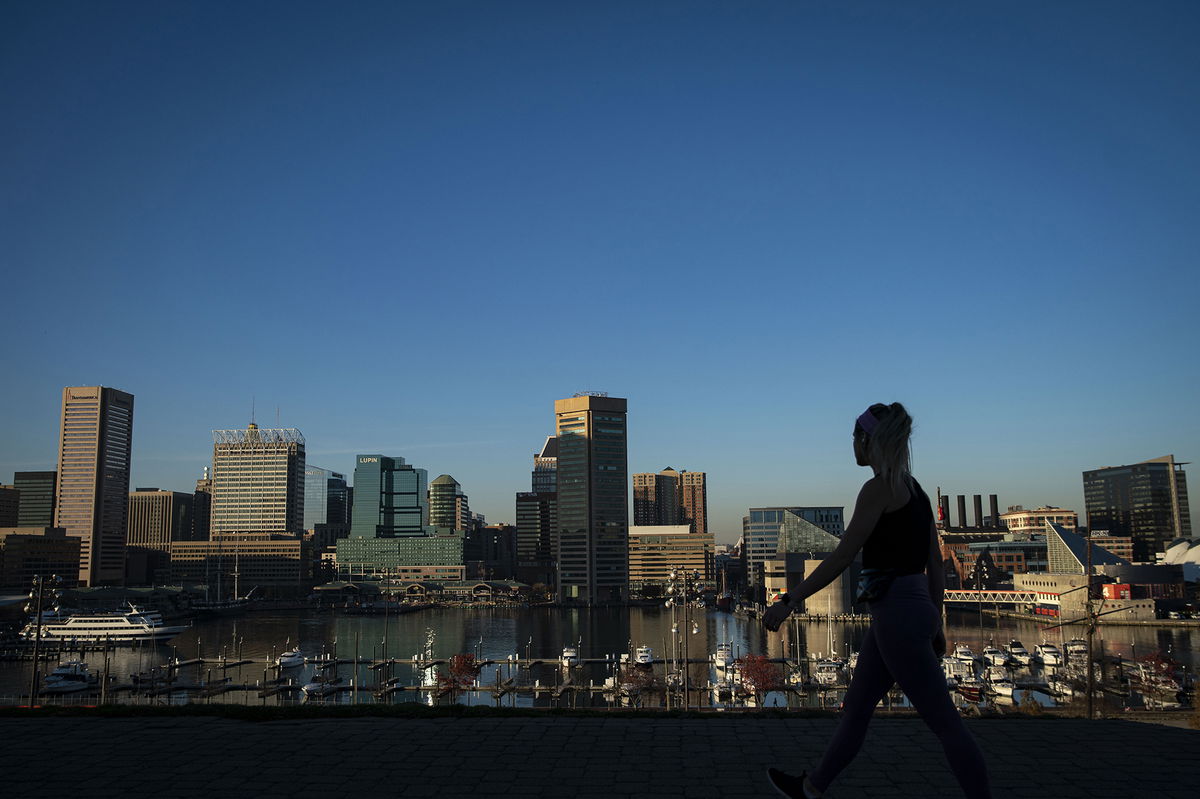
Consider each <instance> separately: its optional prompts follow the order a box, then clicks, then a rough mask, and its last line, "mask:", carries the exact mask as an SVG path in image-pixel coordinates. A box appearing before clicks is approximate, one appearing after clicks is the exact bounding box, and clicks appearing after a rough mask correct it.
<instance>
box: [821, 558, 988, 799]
mask: <svg viewBox="0 0 1200 799" xmlns="http://www.w3.org/2000/svg"><path fill="white" fill-rule="evenodd" d="M940 626H941V619H940V618H939V617H938V611H937V608H936V607H935V606H934V604H933V600H931V599H930V598H929V583H928V578H926V576H925V575H924V574H909V575H905V576H903V577H897V578H896V579H895V580H894V581H893V582H892V584H891V586H890V587H889V588H888V591H887V594H886V595H885V596H884V598H883V599H881V600H879V601H878V602H872V603H871V628H870V629H869V630H868V631H867V637H866V640H865V641H864V642H863V648H862V652H860V653H859V656H858V667H857V668H856V669H855V670H854V678H853V679H852V680H851V681H850V689H849V690H848V691H847V692H846V702H845V705H844V706H843V713H842V718H841V721H840V722H839V723H838V726H837V730H836V731H835V732H834V734H833V740H831V741H830V742H829V748H827V749H826V750H825V755H824V756H823V757H822V758H821V762H820V764H819V765H818V766H817V767H816V768H815V769H814V770H813V772H812V774H810V775H809V779H810V780H811V781H812V784H813V785H814V786H816V787H817V789H819V790H821V791H825V790H826V789H827V788H828V787H829V785H830V783H832V782H833V780H834V779H835V778H836V777H837V775H838V774H839V773H841V771H842V769H844V768H845V767H846V766H847V765H849V764H850V761H851V760H853V759H854V756H855V755H857V754H858V750H859V749H860V748H861V747H862V742H863V738H865V737H866V734H867V724H869V723H870V721H871V715H872V714H873V713H874V712H875V706H876V705H877V704H878V703H879V701H880V700H881V699H883V697H884V695H885V694H886V693H887V692H888V691H889V690H890V689H891V687H892V685H893V684H894V683H897V682H898V683H900V688H901V689H902V690H903V691H904V693H905V694H906V695H907V696H908V699H909V701H910V702H912V704H913V706H914V707H916V709H917V712H918V713H920V714H921V718H922V719H924V721H925V723H926V724H927V725H929V728H930V729H931V730H933V732H934V734H935V735H937V737H938V739H939V740H940V741H941V742H942V749H943V750H944V751H945V753H946V759H947V760H949V761H950V768H951V770H952V771H953V772H954V776H955V777H956V778H957V779H958V784H959V785H960V786H961V787H962V789H963V793H964V794H966V796H968V797H970V798H971V799H975V797H990V796H991V795H992V794H991V788H990V787H989V785H988V777H987V766H986V765H985V764H984V762H983V753H982V752H981V751H980V750H979V745H978V744H976V743H975V739H974V737H972V735H971V733H970V732H969V731H968V730H967V727H966V725H965V724H963V721H962V718H961V717H960V716H959V714H958V711H957V710H956V709H955V707H954V703H953V702H951V701H950V693H949V691H947V690H946V677H945V675H944V674H943V673H942V668H941V664H940V663H939V661H938V657H937V655H935V654H934V652H933V637H934V636H935V635H936V634H937V631H938V629H939V628H940Z"/></svg>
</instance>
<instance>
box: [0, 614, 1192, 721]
mask: <svg viewBox="0 0 1200 799" xmlns="http://www.w3.org/2000/svg"><path fill="white" fill-rule="evenodd" d="M866 630H867V625H866V623H864V622H863V621H844V620H832V621H830V620H800V619H793V620H791V621H789V623H788V624H787V625H785V628H784V630H783V634H782V635H773V634H768V633H766V632H765V631H764V630H763V628H762V625H761V623H760V622H759V621H758V620H757V619H754V618H751V617H746V616H741V615H734V614H729V613H723V612H719V611H715V610H712V609H702V608H688V609H687V610H686V611H685V610H683V609H680V608H674V609H668V608H665V607H633V608H596V609H565V608H553V607H540V608H539V607H532V608H530V607H507V606H497V607H486V606H485V607H470V606H463V607H431V608H426V609H423V610H419V611H416V612H411V613H404V614H399V615H398V614H394V613H392V614H388V615H382V614H380V615H347V614H345V613H343V612H340V611H338V610H329V609H316V608H313V609H307V610H257V611H253V612H248V613H242V614H240V615H235V616H216V617H210V618H206V619H201V620H197V621H196V622H194V624H193V626H192V627H190V628H188V629H187V630H186V631H185V632H183V633H181V634H180V635H178V636H176V637H175V638H173V639H171V640H168V641H166V642H158V643H146V644H143V645H141V646H133V647H121V648H114V649H111V650H110V651H109V652H108V653H107V655H105V654H102V653H101V652H97V651H87V652H84V653H82V654H81V655H72V653H69V652H64V653H59V656H60V657H61V659H63V660H66V659H67V658H68V657H73V656H74V657H82V659H84V660H86V661H87V662H88V665H89V667H90V668H91V669H92V671H93V672H96V673H99V672H100V671H101V670H102V669H103V668H104V666H105V662H106V663H107V669H108V674H109V676H110V680H109V683H108V684H109V685H111V686H123V687H124V689H125V690H123V691H121V690H117V691H113V692H111V693H110V695H109V697H108V698H109V700H110V701H119V702H139V703H147V702H150V703H180V702H188V701H192V702H195V701H214V702H242V703H255V704H257V703H263V704H267V703H270V704H278V703H288V702H299V701H304V695H303V694H302V693H300V692H299V691H296V690H290V691H289V690H284V691H280V692H276V693H273V694H271V695H270V696H261V695H260V694H261V693H262V689H263V688H264V687H269V686H271V685H278V684H280V683H281V682H282V683H283V684H285V685H286V684H289V683H290V684H293V685H294V686H301V685H304V684H305V683H308V682H310V681H312V680H313V679H314V678H318V677H319V678H322V679H326V680H336V682H331V683H330V685H331V686H333V685H336V686H338V688H337V690H331V691H329V692H328V694H327V696H326V697H325V699H323V700H321V701H325V702H340V703H345V702H359V703H365V702H413V701H422V702H426V703H431V702H433V701H438V702H442V703H444V702H449V701H453V702H461V703H469V704H486V705H497V704H502V705H504V706H545V707H549V706H556V705H560V704H570V705H573V706H592V707H607V706H611V705H614V704H621V703H622V702H624V703H625V704H630V703H635V704H642V705H650V706H661V705H662V704H663V703H664V702H666V701H671V702H672V704H673V705H679V704H680V703H681V702H682V701H683V699H682V697H681V696H676V697H675V698H674V699H673V700H669V699H668V698H667V697H666V695H665V694H664V693H663V692H662V691H658V692H657V693H654V694H651V693H649V692H647V693H645V694H643V695H642V696H641V697H637V698H633V699H631V698H629V697H625V698H622V697H620V696H619V692H614V691H609V692H607V693H605V692H604V691H603V690H602V688H603V686H604V684H605V682H606V680H607V681H609V684H610V685H619V684H620V683H621V682H622V679H623V678H622V676H621V674H622V669H621V666H620V660H621V656H622V654H625V653H629V654H630V656H631V657H632V653H634V652H635V650H636V649H637V648H638V647H642V646H648V647H651V648H652V650H653V657H654V659H655V660H656V661H657V664H656V665H655V666H654V668H653V669H652V670H651V671H652V673H654V674H656V675H657V678H658V679H659V680H660V681H663V680H665V678H666V676H667V669H668V668H669V667H668V666H667V665H665V664H664V663H663V661H666V660H675V659H678V660H680V661H682V660H684V659H685V658H686V660H687V661H689V662H690V665H689V666H688V675H689V678H690V681H691V684H692V685H694V686H705V685H707V684H709V683H710V682H713V681H715V680H717V679H718V678H719V676H720V675H718V674H717V673H716V671H715V669H714V668H713V667H712V665H711V664H710V663H709V662H708V660H709V658H710V656H711V655H712V654H713V653H714V652H715V651H716V649H717V647H718V645H720V644H723V643H725V644H729V645H730V647H731V651H732V655H733V657H734V658H740V657H742V656H744V655H750V654H754V655H765V656H767V657H768V658H772V659H774V660H775V661H776V663H777V665H778V667H779V668H780V669H781V671H782V672H784V673H786V672H787V671H788V670H789V669H792V668H794V666H795V665H796V664H802V665H801V668H802V669H803V668H805V666H804V665H803V664H809V663H811V661H813V660H815V659H817V658H821V657H828V656H830V655H833V656H839V657H841V658H846V657H847V656H848V655H849V654H850V653H851V652H854V651H857V650H858V649H859V647H860V646H861V643H862V639H863V636H864V635H865V633H866ZM1082 635H1083V630H1082V629H1080V628H1078V627H1067V628H1064V629H1061V630H1051V631H1043V625H1041V624H1038V623H1036V622H1034V621H1025V620H1016V619H1011V618H998V617H991V616H987V615H980V614H978V613H975V612H968V611H957V610H954V611H950V612H949V614H948V617H947V639H948V642H949V644H950V646H951V647H953V645H954V643H955V642H961V643H965V644H967V645H968V646H970V647H971V649H972V650H973V651H974V652H975V654H977V655H978V654H979V653H980V652H981V651H982V650H983V648H984V647H985V646H988V645H989V644H995V645H997V646H1000V647H1003V646H1004V645H1005V644H1007V643H1008V642H1009V641H1010V640H1012V639H1018V640H1020V641H1022V642H1023V643H1024V645H1025V646H1026V648H1028V649H1029V650H1031V651H1032V649H1033V647H1034V646H1035V645H1036V644H1038V643H1041V642H1043V641H1050V642H1053V643H1055V644H1058V645H1059V646H1060V648H1062V645H1063V642H1064V640H1066V639H1070V638H1075V637H1082ZM564 647H575V648H576V649H577V650H578V657H579V659H580V663H579V665H578V666H577V667H575V668H571V669H564V668H563V666H562V662H561V660H562V650H563V648H564ZM291 648H297V649H299V650H300V652H301V653H302V654H303V655H304V656H306V657H307V658H309V659H310V660H316V659H319V658H321V657H325V658H330V657H336V658H337V659H339V660H344V661H357V665H355V663H353V662H346V663H342V664H341V665H338V666H335V667H323V666H321V665H320V664H315V663H306V664H304V665H300V666H296V667H293V668H286V669H278V668H275V667H274V661H275V659H276V658H277V657H278V656H279V655H280V654H281V653H282V652H283V651H284V650H286V649H291ZM1198 649H1200V629H1198V628H1191V627H1156V626H1116V625H1114V626H1101V627H1099V628H1098V630H1097V636H1096V644H1095V652H1096V654H1097V655H1100V654H1104V655H1108V656H1116V657H1121V658H1125V659H1128V660H1134V659H1136V658H1138V657H1142V656H1145V655H1149V654H1151V653H1153V652H1161V653H1164V654H1166V655H1169V656H1170V657H1172V658H1174V659H1175V660H1176V661H1178V662H1180V663H1182V664H1183V666H1184V667H1185V668H1186V669H1187V670H1188V671H1194V669H1195V668H1196V665H1197V662H1198V660H1200V657H1198ZM427 650H429V651H428V652H427ZM458 654H466V655H471V656H473V657H474V658H475V659H476V660H477V661H490V663H488V665H485V666H484V667H483V668H482V671H481V672H480V674H479V675H478V678H477V683H476V686H477V690H465V691H458V692H455V693H454V694H452V695H448V696H442V697H440V698H437V699H436V700H435V698H434V695H435V693H436V691H435V689H434V684H435V681H434V677H435V676H436V674H437V673H438V672H441V673H443V674H446V673H447V671H446V670H447V666H446V664H445V663H442V664H440V665H438V666H434V667H433V668H425V667H423V666H420V665H413V664H412V663H411V661H412V660H413V659H420V658H422V657H423V656H425V655H431V656H432V658H433V659H436V660H441V661H444V660H446V659H448V658H450V657H451V656H453V655H458ZM196 659H201V660H202V661H203V662H201V663H193V664H190V665H185V666H182V667H180V668H178V669H172V670H168V669H166V668H165V666H166V664H168V663H169V662H172V661H175V660H178V661H183V662H185V663H186V662H187V661H193V660H196ZM392 659H394V660H397V661H401V662H395V663H388V664H386V665H383V666H377V667H376V668H371V667H370V664H371V663H372V662H375V663H379V662H380V661H389V660H392ZM56 660H57V658H56ZM56 660H52V661H42V662H41V663H39V664H38V665H37V668H38V669H39V670H40V673H42V674H45V673H47V672H48V671H50V670H51V669H52V668H54V666H55V665H56ZM239 662H240V665H232V664H234V663H239ZM33 668H34V664H33V663H32V662H30V661H28V660H25V661H10V662H0V702H2V703H4V704H21V703H22V700H21V696H22V695H26V696H27V694H28V689H29V683H30V678H31V676H32V670H33ZM155 669H158V672H157V673H158V674H159V675H165V674H168V673H171V674H173V675H174V678H175V683H174V684H175V685H176V686H178V689H177V690H174V691H171V690H167V689H163V690H159V691H157V692H155V693H154V695H149V694H148V692H146V691H144V690H143V691H141V692H137V693H135V692H131V691H129V690H128V687H129V686H130V684H131V681H132V679H133V678H134V675H148V674H150V673H151V672H153V671H154V670H155ZM1023 674H1024V676H1025V677H1026V678H1027V680H1026V681H1027V682H1029V683H1034V682H1037V681H1039V680H1040V679H1042V677H1044V675H1041V674H1039V673H1038V671H1037V670H1036V669H1032V670H1025V671H1024V672H1023ZM1014 678H1015V679H1016V680H1017V681H1018V684H1020V683H1021V679H1022V672H1020V671H1018V672H1017V673H1016V674H1015V675H1014ZM389 681H390V684H391V685H392V686H394V688H393V691H392V692H389V693H388V694H387V695H386V696H382V697H380V696H376V694H375V690H376V689H377V688H379V687H381V686H382V685H384V684H385V683H388V682H389ZM222 682H227V683H228V684H229V685H232V686H237V687H238V688H236V689H235V690H228V691H225V692H221V693H219V695H217V694H216V693H215V692H213V691H211V690H208V691H203V690H201V691H199V693H198V691H197V689H201V688H203V687H208V688H209V689H211V688H212V687H214V686H220V685H221V684H222ZM564 682H569V683H570V684H571V687H572V690H569V691H563V690H562V689H561V688H559V689H558V690H555V689H556V687H559V686H561V685H562V684H563V683H564ZM422 684H424V686H425V688H424V690H422V687H421V686H422ZM497 685H499V686H503V687H505V688H506V690H502V691H496V690H492V689H494V688H495V687H496V686H497ZM184 686H187V687H189V688H190V689H191V690H190V691H189V690H185V689H184ZM593 689H594V690H593ZM1023 693H1028V694H1029V695H1030V697H1031V698H1032V699H1034V700H1035V701H1038V702H1039V703H1041V704H1044V705H1048V704H1054V703H1055V701H1056V700H1054V699H1052V698H1050V696H1049V695H1048V694H1046V693H1043V692H1040V691H1034V690H1030V691H1024V692H1023V691H1021V690H1018V691H1017V692H1016V695H1015V696H1014V699H1013V700H1009V701H1020V698H1021V695H1022V694H1023ZM894 700H895V701H896V702H898V703H901V704H903V702H904V699H903V697H902V696H900V695H899V694H898V692H897V695H896V697H894ZM1102 700H1103V701H1104V702H1105V704H1106V705H1108V706H1114V707H1117V708H1118V709H1119V707H1121V706H1125V705H1128V703H1129V701H1130V700H1129V699H1128V697H1125V696H1111V697H1102ZM25 701H27V700H25ZM44 701H63V702H81V703H85V704H95V703H96V701H97V697H96V696H95V694H94V693H85V694H82V695H69V696H66V697H55V698H53V699H51V698H49V697H47V698H45V699H44ZM309 701H310V702H311V701H315V700H314V699H311V698H310V699H309ZM687 701H688V704H689V706H691V707H696V706H702V707H709V706H713V705H714V704H718V705H719V704H722V702H721V701H720V700H719V699H718V698H717V697H716V695H715V694H714V693H713V692H711V691H707V690H694V691H692V692H690V693H689V696H688V698H687ZM761 701H762V702H763V704H764V705H768V706H772V705H773V706H793V707H795V706H836V705H837V703H838V702H840V701H841V693H840V692H838V691H836V690H831V691H827V690H821V691H818V690H815V689H813V688H811V687H809V688H807V689H803V690H796V691H788V692H772V693H770V694H768V695H767V696H766V697H764V698H762V699H761Z"/></svg>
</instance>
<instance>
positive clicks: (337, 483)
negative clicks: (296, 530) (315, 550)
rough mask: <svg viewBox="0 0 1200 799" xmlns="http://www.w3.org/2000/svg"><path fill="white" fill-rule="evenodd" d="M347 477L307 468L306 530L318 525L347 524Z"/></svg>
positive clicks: (325, 470)
mask: <svg viewBox="0 0 1200 799" xmlns="http://www.w3.org/2000/svg"><path fill="white" fill-rule="evenodd" d="M348 510H349V506H348V505H347V504H346V475H344V474H340V473H338V472H333V471H330V470H329V469H322V468H321V467H319V466H306V467H305V469H304V529H305V530H313V529H315V528H316V526H317V525H318V524H346V522H347V520H348V518H349V517H348V514H347V511H348Z"/></svg>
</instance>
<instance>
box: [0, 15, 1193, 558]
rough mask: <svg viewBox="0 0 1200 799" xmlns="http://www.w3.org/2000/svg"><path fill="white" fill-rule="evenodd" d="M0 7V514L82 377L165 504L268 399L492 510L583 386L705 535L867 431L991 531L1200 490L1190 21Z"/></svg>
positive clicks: (330, 450) (343, 456)
mask: <svg viewBox="0 0 1200 799" xmlns="http://www.w3.org/2000/svg"><path fill="white" fill-rule="evenodd" d="M1047 6H1048V7H1047ZM0 14H2V18H0V108H3V109H4V116H5V123H4V125H3V126H0V186H3V191H2V192H0V253H2V258H3V264H4V270H3V278H2V282H0V296H2V297H3V308H4V313H3V315H2V316H0V335H2V336H3V341H4V347H3V356H0V357H2V359H3V360H2V364H3V375H4V379H3V385H4V390H3V391H2V392H0V420H2V421H0V481H7V480H8V479H9V478H10V477H11V472H12V471H14V470H23V469H37V468H53V467H54V465H55V463H54V462H55V456H56V453H55V447H56V436H57V424H58V419H57V414H58V403H59V395H60V391H61V388H62V386H64V385H83V384H95V383H100V384H104V385H110V386H115V387H118V388H121V389H123V390H126V391H130V392H132V393H133V394H135V395H136V415H135V430H134V466H133V482H134V483H135V484H136V485H157V486H161V487H164V488H173V489H183V490H190V488H191V487H192V485H193V481H194V479H195V478H196V477H197V476H198V475H199V473H200V470H201V469H202V467H203V466H204V465H205V464H206V463H208V461H209V459H210V455H211V436H210V430H211V429H212V428H220V427H240V426H243V425H244V424H245V423H246V422H247V421H248V420H249V416H250V408H251V400H252V398H256V400H257V408H258V420H259V422H260V423H262V424H264V425H273V424H274V423H275V420H276V413H277V412H276V409H278V419H279V421H280V422H281V423H282V425H283V426H287V427H297V428H299V429H300V430H302V431H303V432H304V433H305V435H306V436H307V439H308V455H309V461H310V463H313V464H316V465H320V466H325V467H327V468H332V469H336V470H339V471H350V470H351V465H352V462H353V460H352V459H353V455H354V454H355V453H359V452H382V453H385V454H394V455H401V456H404V457H405V458H407V459H409V461H410V462H413V463H415V464H416V465H418V466H422V467H425V468H427V469H429V471H430V476H431V477H433V476H435V475H437V474H440V473H443V472H448V473H450V474H453V475H454V476H455V477H456V478H457V479H458V480H459V481H460V482H461V483H462V484H463V486H464V488H465V490H466V491H467V492H468V494H469V495H470V497H471V502H472V506H473V508H474V509H475V510H478V511H481V512H483V513H485V514H486V515H487V517H488V519H489V520H490V521H512V519H513V510H512V507H513V506H512V494H513V492H515V491H519V490H527V487H528V471H529V468H530V467H531V464H532V459H531V455H532V453H533V452H534V451H535V450H536V449H537V448H538V446H539V445H540V443H541V440H542V437H543V436H545V435H546V434H548V433H550V432H552V429H553V416H552V402H553V400H554V399H556V398H559V397H564V396H569V395H570V394H571V393H573V392H575V391H581V390H602V391H607V392H609V393H610V394H612V395H615V396H622V397H628V398H629V408H630V411H629V420H630V421H629V427H630V459H629V466H630V470H631V471H656V470H658V469H661V468H663V467H665V466H673V467H675V468H677V469H684V468H686V469H690V470H703V471H707V472H708V473H709V485H710V488H709V493H710V503H711V505H712V512H711V517H712V522H713V526H714V528H715V530H716V531H717V534H718V540H725V541H728V540H732V539H733V538H735V537H736V536H737V534H738V533H739V532H740V519H741V516H742V515H743V514H744V513H745V511H746V508H747V507H749V506H751V505H771V504H837V505H840V504H845V505H851V504H852V502H853V498H854V496H855V493H856V491H857V486H858V484H859V482H860V481H861V480H862V479H863V478H864V474H863V472H862V470H860V469H857V468H856V467H855V466H854V465H853V463H852V459H851V457H850V430H851V424H852V421H853V419H854V417H855V416H856V415H857V414H858V413H859V412H860V411H861V409H862V407H863V406H865V405H866V404H868V403H869V402H873V401H877V400H883V401H892V400H900V401H902V402H905V403H906V404H907V405H908V406H909V407H910V409H911V410H912V412H913V414H914V415H915V417H916V419H917V424H918V430H917V433H916V438H915V452H916V471H917V475H918V477H919V478H920V479H921V480H922V481H923V482H924V483H925V484H926V486H927V487H928V488H929V489H930V491H931V492H932V490H933V488H934V487H935V486H939V485H940V486H941V487H942V488H943V490H944V491H946V492H948V493H952V494H957V493H965V494H973V493H982V494H988V493H996V494H998V495H999V496H1000V503H1001V505H1002V506H1007V505H1009V504H1024V505H1026V506H1030V505H1036V504H1039V503H1043V502H1048V503H1052V504H1057V505H1062V506H1069V507H1075V508H1076V509H1080V510H1081V509H1082V489H1081V479H1080V472H1081V471H1082V470H1084V469H1088V468H1094V467H1097V466H1101V465H1110V464H1118V463H1130V462H1134V461H1139V460H1144V459H1146V458H1151V457H1156V456H1159V455H1164V454H1167V453H1174V454H1175V455H1176V457H1177V458H1179V459H1181V460H1192V459H1196V460H1200V423H1198V422H1197V417H1198V413H1197V388H1198V385H1200V380H1198V367H1197V361H1196V344H1197V341H1198V340H1200V336H1198V333H1200V323H1198V322H1197V319H1198V318H1200V314H1197V312H1196V304H1197V296H1198V292H1197V289H1198V288H1200V278H1198V276H1197V268H1196V267H1197V264H1196V253H1197V252H1198V251H1200V247H1198V244H1200V224H1198V220H1200V214H1198V211H1200V148H1198V147H1197V146H1196V143H1197V142H1198V141H1200V50H1198V49H1197V48H1196V46H1195V42H1196V41H1197V40H1198V39H1200V5H1198V4H1196V3H1193V2H1178V3H1155V2H1149V3H1128V2H1113V3H1107V2H1079V3H1053V4H1045V3H1039V2H1029V3H1012V2H1006V3H949V2H947V3H892V2H881V3H842V2H783V1H782V0H779V1H777V2H767V1H765V0H764V1H762V2H738V3H731V2H712V3H705V2H695V1H689V2H645V1H644V0H637V1H635V2H593V3H558V2H544V3H529V2H504V3H500V2H483V1H482V0H481V1H479V2H432V1H431V2H426V3H400V2H389V3H378V4H371V3H365V2H364V3H350V4H347V3H332V2H330V3H297V2H287V3H265V2H256V3H185V2H172V3H158V2H153V3H91V2H83V3H71V2H55V3H40V2H25V3H19V2H14V3H7V4H5V6H4V9H3V11H2V12H0ZM1197 469H1200V466H1197V467H1194V468H1193V474H1194V473H1195V472H1196V470H1197ZM1191 485H1192V492H1191V493H1192V497H1193V499H1194V501H1196V502H1200V495H1198V494H1197V483H1196V479H1195V477H1193V478H1192V480H1191Z"/></svg>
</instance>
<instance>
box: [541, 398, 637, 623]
mask: <svg viewBox="0 0 1200 799" xmlns="http://www.w3.org/2000/svg"><path fill="white" fill-rule="evenodd" d="M627 406H628V403H627V402H626V400H624V399H621V398H618V397H608V396H604V395H602V394H582V395H576V396H574V397H571V398H569V399H561V400H556V401H555V403H554V414H555V422H556V438H557V439H558V474H557V480H558V598H559V601H560V602H583V603H586V604H589V605H591V604H597V603H605V602H619V601H623V600H624V599H625V598H626V597H627V596H628V583H629V578H628V569H629V565H628V544H629V542H628V537H629V510H628V493H627V491H628V489H627V488H626V486H627V480H628V477H627V474H628V471H627V469H628V466H627V463H628V455H627V432H626V412H627Z"/></svg>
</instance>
